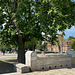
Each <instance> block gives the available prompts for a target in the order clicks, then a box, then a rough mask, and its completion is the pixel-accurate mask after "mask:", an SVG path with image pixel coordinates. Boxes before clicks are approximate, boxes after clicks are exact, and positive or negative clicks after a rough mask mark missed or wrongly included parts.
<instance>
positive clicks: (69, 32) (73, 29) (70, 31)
mask: <svg viewBox="0 0 75 75" xmlns="http://www.w3.org/2000/svg"><path fill="white" fill-rule="evenodd" d="M69 36H74V37H75V27H74V26H73V27H71V29H66V30H65V36H64V38H65V39H67V38H68V37H69Z"/></svg>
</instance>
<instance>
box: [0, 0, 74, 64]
mask: <svg viewBox="0 0 75 75" xmlns="http://www.w3.org/2000/svg"><path fill="white" fill-rule="evenodd" d="M74 13H75V3H74V2H72V1H71V0H0V30H1V31H0V37H1V41H2V43H6V44H13V45H16V46H18V57H19V58H18V59H19V62H21V61H22V63H24V62H23V61H24V60H22V59H25V58H24V43H25V42H27V41H30V40H31V39H32V38H37V39H38V40H40V39H41V40H44V39H46V38H44V37H43V36H42V32H43V33H45V37H48V35H50V36H51V38H50V41H51V42H53V40H55V39H56V34H57V31H58V30H59V31H64V30H65V29H66V28H70V27H71V26H74V25H75V15H74ZM46 40H48V39H46Z"/></svg>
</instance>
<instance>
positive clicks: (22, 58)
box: [18, 45, 25, 64]
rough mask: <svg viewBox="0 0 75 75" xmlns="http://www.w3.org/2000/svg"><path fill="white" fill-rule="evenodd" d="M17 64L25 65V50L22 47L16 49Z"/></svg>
mask: <svg viewBox="0 0 75 75" xmlns="http://www.w3.org/2000/svg"><path fill="white" fill-rule="evenodd" d="M18 63H23V64H25V49H24V45H23V46H22V47H19V48H18Z"/></svg>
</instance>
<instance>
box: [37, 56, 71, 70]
mask: <svg viewBox="0 0 75 75" xmlns="http://www.w3.org/2000/svg"><path fill="white" fill-rule="evenodd" d="M36 63H37V66H36V69H37V70H43V69H52V68H62V67H71V56H70V55H62V56H60V55H54V56H45V57H37V61H36Z"/></svg>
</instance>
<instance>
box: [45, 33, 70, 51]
mask: <svg viewBox="0 0 75 75" xmlns="http://www.w3.org/2000/svg"><path fill="white" fill-rule="evenodd" d="M58 37H59V39H58V41H59V45H58V42H56V45H51V44H49V43H47V45H46V48H47V50H48V51H52V52H59V48H60V52H62V51H63V52H64V51H67V50H70V49H71V41H70V40H68V39H64V38H63V35H62V34H58Z"/></svg>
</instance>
